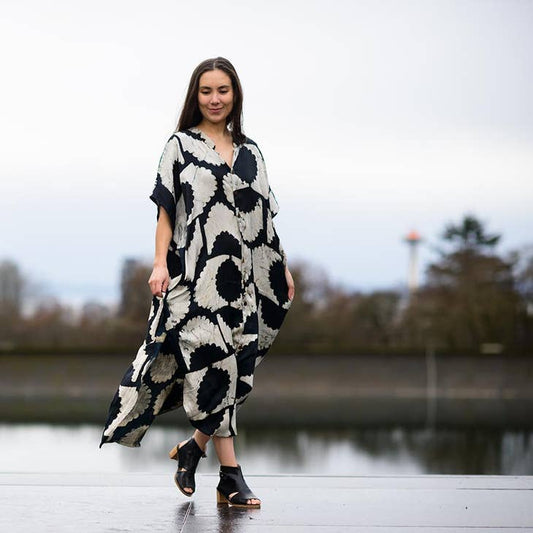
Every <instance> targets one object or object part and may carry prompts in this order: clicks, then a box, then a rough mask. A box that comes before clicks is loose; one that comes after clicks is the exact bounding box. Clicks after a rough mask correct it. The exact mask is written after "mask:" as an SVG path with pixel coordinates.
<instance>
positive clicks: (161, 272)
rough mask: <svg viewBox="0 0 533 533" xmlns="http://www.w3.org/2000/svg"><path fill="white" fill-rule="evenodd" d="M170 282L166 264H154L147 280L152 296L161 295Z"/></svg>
mask: <svg viewBox="0 0 533 533" xmlns="http://www.w3.org/2000/svg"><path fill="white" fill-rule="evenodd" d="M169 283H170V275H169V273H168V268H167V265H166V264H160V265H159V264H158V265H154V269H153V270H152V275H151V276H150V279H149V280H148V285H150V290H151V291H152V294H153V295H154V296H159V297H161V296H163V293H164V292H166V290H167V289H168V285H169Z"/></svg>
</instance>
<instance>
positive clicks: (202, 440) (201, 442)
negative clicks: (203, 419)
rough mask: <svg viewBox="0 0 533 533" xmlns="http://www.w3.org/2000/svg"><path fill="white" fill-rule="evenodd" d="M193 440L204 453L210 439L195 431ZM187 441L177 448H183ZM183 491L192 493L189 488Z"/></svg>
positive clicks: (184, 488)
mask: <svg viewBox="0 0 533 533" xmlns="http://www.w3.org/2000/svg"><path fill="white" fill-rule="evenodd" d="M193 438H194V440H195V441H196V444H198V446H200V448H201V449H202V451H203V452H204V453H205V449H206V446H207V443H208V442H209V439H210V438H211V437H210V436H209V435H206V434H205V433H202V432H201V431H199V430H197V429H196V430H195V431H194V433H193ZM188 440H189V439H186V440H184V441H182V442H180V443H179V446H183V445H184V444H185V443H186V442H187V441H188ZM180 470H186V469H185V468H181V469H180ZM183 490H184V491H185V492H192V488H190V487H183Z"/></svg>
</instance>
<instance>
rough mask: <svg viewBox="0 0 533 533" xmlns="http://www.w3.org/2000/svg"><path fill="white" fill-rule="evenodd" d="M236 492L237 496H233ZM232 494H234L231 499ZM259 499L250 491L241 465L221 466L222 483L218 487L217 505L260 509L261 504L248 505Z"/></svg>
mask: <svg viewBox="0 0 533 533" xmlns="http://www.w3.org/2000/svg"><path fill="white" fill-rule="evenodd" d="M234 492H236V493H237V494H233V493H234ZM230 494H233V496H231V498H230ZM252 499H256V500H258V499H259V498H258V497H257V496H256V495H255V494H254V493H253V492H252V491H251V490H250V488H249V487H248V485H247V484H246V481H244V477H243V476H242V471H241V465H237V466H223V465H221V466H220V481H219V483H218V486H217V503H218V504H227V505H232V506H234V507H246V508H250V509H259V508H260V507H261V504H260V503H246V502H247V500H252Z"/></svg>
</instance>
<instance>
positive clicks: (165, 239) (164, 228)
mask: <svg viewBox="0 0 533 533" xmlns="http://www.w3.org/2000/svg"><path fill="white" fill-rule="evenodd" d="M159 210H160V211H159V217H158V219H157V226H156V230H155V257H154V268H153V270H152V275H151V276H150V279H149V280H148V285H150V290H151V291H152V294H153V295H154V296H159V297H161V296H163V292H166V290H167V289H168V285H169V283H170V275H169V273H168V268H167V252H168V246H169V244H170V240H171V239H172V225H171V222H170V217H169V215H168V213H167V212H166V210H165V208H164V207H163V206H160V207H159Z"/></svg>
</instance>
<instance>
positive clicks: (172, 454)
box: [168, 445, 178, 461]
mask: <svg viewBox="0 0 533 533" xmlns="http://www.w3.org/2000/svg"><path fill="white" fill-rule="evenodd" d="M168 456H169V457H170V458H171V459H175V460H176V461H177V460H178V446H177V445H176V446H174V448H172V450H170V451H169V452H168Z"/></svg>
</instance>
